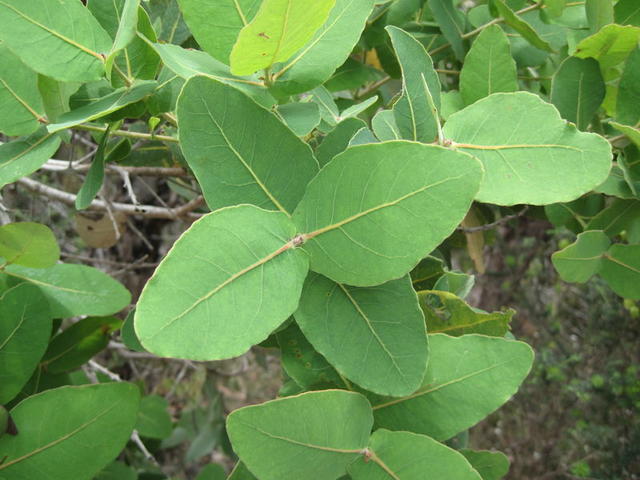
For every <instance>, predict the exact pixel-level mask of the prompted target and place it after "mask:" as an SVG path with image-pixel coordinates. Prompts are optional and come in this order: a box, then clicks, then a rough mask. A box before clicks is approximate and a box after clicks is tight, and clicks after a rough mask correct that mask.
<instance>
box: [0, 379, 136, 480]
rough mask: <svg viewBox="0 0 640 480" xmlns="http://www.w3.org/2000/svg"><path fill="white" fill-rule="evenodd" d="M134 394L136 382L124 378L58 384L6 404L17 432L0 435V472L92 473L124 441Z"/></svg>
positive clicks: (22, 476)
mask: <svg viewBox="0 0 640 480" xmlns="http://www.w3.org/2000/svg"><path fill="white" fill-rule="evenodd" d="M139 398H140V394H139V393H138V387H136V386H135V385H132V384H129V383H106V384H97V385H86V386H81V387H61V388H57V389H55V390H47V391H46V392H43V393H41V394H40V395H34V396H32V397H29V398H27V399H26V400H24V401H22V402H21V403H20V404H18V405H17V406H16V407H14V408H13V409H12V410H11V417H12V418H13V420H14V421H15V423H16V426H17V428H18V431H19V432H20V434H19V435H16V436H9V435H5V436H3V437H2V438H0V452H2V453H3V455H6V457H5V461H4V463H2V464H1V465H0V476H2V477H5V478H11V479H12V480H33V479H34V478H41V474H42V472H47V475H48V476H49V477H50V478H70V477H73V478H78V479H80V478H83V479H84V478H86V479H88V478H92V477H93V475H95V474H96V473H98V472H99V471H100V470H102V469H103V468H104V467H105V466H106V465H108V464H109V463H110V462H111V461H112V460H113V459H114V458H115V457H116V455H118V453H120V451H121V450H122V449H123V448H124V446H125V445H126V443H127V440H128V439H129V436H130V435H131V431H132V430H133V426H134V424H135V421H136V415H137V413H138V402H139ZM70 405H72V406H73V408H69V406H70ZM43 412H64V415H54V414H44V415H43Z"/></svg>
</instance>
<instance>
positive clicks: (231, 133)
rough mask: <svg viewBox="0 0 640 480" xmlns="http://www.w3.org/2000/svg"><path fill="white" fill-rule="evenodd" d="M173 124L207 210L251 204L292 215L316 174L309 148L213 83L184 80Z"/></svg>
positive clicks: (239, 95)
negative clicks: (176, 125)
mask: <svg viewBox="0 0 640 480" xmlns="http://www.w3.org/2000/svg"><path fill="white" fill-rule="evenodd" d="M178 123H179V125H180V131H179V135H180V143H181V147H182V151H183V152H184V155H185V158H186V159H187V163H188V164H189V166H190V167H191V168H192V170H193V171H194V173H195V175H196V178H197V179H198V182H199V183H200V186H201V188H202V191H203V193H204V196H205V199H206V200H207V203H208V205H209V207H210V208H211V209H216V208H220V207H225V206H229V205H236V204H239V203H251V204H254V205H257V206H259V207H264V208H269V209H277V210H281V211H282V212H285V213H288V212H292V211H293V209H294V208H295V206H296V205H297V204H298V202H299V201H300V199H301V198H302V195H303V194H304V191H305V187H306V186H307V183H308V182H309V181H310V180H311V179H312V178H313V177H314V175H315V174H316V173H317V171H318V166H317V162H316V160H315V159H314V158H313V153H312V152H311V149H310V148H309V146H308V145H307V144H305V143H304V142H303V141H302V140H300V139H299V138H298V137H296V135H295V134H294V133H293V132H292V131H291V130H289V129H288V128H287V127H286V126H285V125H283V124H282V122H281V121H280V120H278V118H277V117H275V116H274V115H273V114H272V113H271V112H269V111H268V110H265V109H264V108H262V107H260V106H259V105H258V104H256V103H255V102H254V101H253V100H251V99H250V98H248V97H247V96H246V95H244V94H243V93H242V92H240V91H239V90H236V89H235V88H233V87H230V86H228V85H225V84H223V83H220V82H217V81H215V80H212V79H209V78H205V77H194V78H192V79H190V80H188V81H187V83H186V85H185V86H184V88H183V89H182V94H181V95H180V98H179V99H178ZM248 132H251V134H250V135H249V133H248ZM257 145H259V146H260V148H256V146H257ZM212 171H215V172H216V174H215V175H211V172H212Z"/></svg>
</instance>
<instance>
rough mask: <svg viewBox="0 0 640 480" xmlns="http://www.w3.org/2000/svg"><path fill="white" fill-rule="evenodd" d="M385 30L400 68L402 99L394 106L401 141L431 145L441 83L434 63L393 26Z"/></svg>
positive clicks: (422, 47)
mask: <svg viewBox="0 0 640 480" xmlns="http://www.w3.org/2000/svg"><path fill="white" fill-rule="evenodd" d="M386 30H387V33H388V34H389V37H390V38H391V43H392V45H393V49H394V50H395V52H396V55H397V57H398V62H399V63H400V67H401V68H402V97H400V99H399V100H398V101H397V102H396V103H395V105H394V106H393V115H394V118H395V121H396V125H397V126H398V130H399V132H400V135H401V137H402V138H404V139H407V140H415V141H418V142H423V143H431V142H433V141H434V140H435V139H436V137H437V136H438V121H439V120H438V113H437V111H438V110H439V109H440V80H439V79H438V75H437V73H436V71H435V70H434V68H433V62H432V61H431V57H430V56H429V54H428V53H427V51H426V49H425V48H424V46H423V45H422V44H421V43H420V42H418V41H417V40H416V39H415V38H414V37H413V36H412V35H411V34H409V33H407V32H405V31H404V30H401V29H399V28H397V27H392V26H389V27H387V28H386ZM434 108H435V110H436V111H434Z"/></svg>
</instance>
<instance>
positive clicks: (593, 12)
mask: <svg viewBox="0 0 640 480" xmlns="http://www.w3.org/2000/svg"><path fill="white" fill-rule="evenodd" d="M584 8H585V10H586V12H587V19H588V20H589V25H590V26H591V31H592V32H594V33H595V32H598V31H599V30H600V29H601V28H602V27H604V26H605V25H609V24H610V23H613V2H612V1H611V0H586V1H585V6H584Z"/></svg>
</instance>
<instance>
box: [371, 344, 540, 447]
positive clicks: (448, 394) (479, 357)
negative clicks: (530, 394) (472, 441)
mask: <svg viewBox="0 0 640 480" xmlns="http://www.w3.org/2000/svg"><path fill="white" fill-rule="evenodd" d="M429 346H430V354H429V364H428V366H427V374H426V376H425V379H424V382H423V386H422V388H420V389H419V390H418V391H417V392H415V393H414V394H412V395H409V396H407V397H404V398H387V399H384V398H376V399H373V401H372V404H373V410H374V418H375V423H376V425H377V426H378V427H381V428H388V429H393V430H407V431H411V432H416V433H421V434H423V435H429V436H431V437H433V438H435V439H436V440H446V439H448V438H451V437H452V436H454V435H455V434H457V433H459V432H461V431H463V430H466V429H467V428H469V427H472V426H473V425H475V424H476V423H478V422H479V421H480V420H482V419H483V418H484V417H486V416H487V415H489V414H490V413H492V412H493V411H494V410H496V409H497V408H498V407H500V406H501V405H502V404H504V403H505V402H506V401H507V400H509V398H511V396H512V395H513V394H514V393H515V392H516V391H517V390H518V387H519V386H520V384H521V383H522V381H523V380H524V379H525V378H526V376H527V375H528V374H529V370H530V369H531V365H532V363H533V351H532V350H531V347H529V345H527V344H526V343H523V342H516V341H512V340H505V339H504V338H497V337H485V336H482V335H463V336H461V337H450V336H448V335H443V334H436V335H430V336H429Z"/></svg>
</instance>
